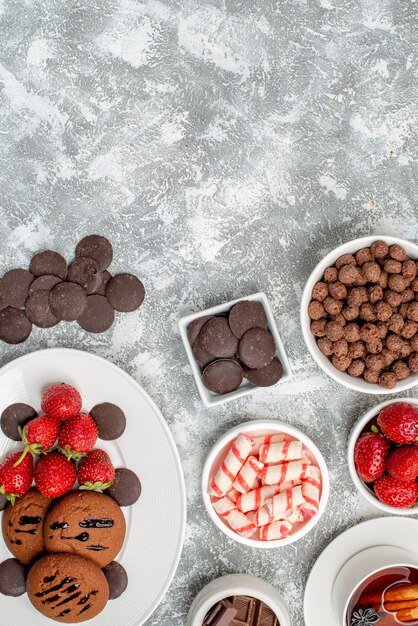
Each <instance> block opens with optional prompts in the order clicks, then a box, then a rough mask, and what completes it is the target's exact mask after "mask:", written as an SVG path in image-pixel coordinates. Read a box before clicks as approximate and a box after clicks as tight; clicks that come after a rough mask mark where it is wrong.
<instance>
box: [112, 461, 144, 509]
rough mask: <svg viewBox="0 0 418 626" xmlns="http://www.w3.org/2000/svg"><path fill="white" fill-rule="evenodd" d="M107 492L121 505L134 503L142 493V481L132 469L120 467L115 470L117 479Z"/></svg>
mask: <svg viewBox="0 0 418 626" xmlns="http://www.w3.org/2000/svg"><path fill="white" fill-rule="evenodd" d="M106 493H107V494H108V495H109V496H110V497H111V498H113V499H114V500H115V501H116V502H117V503H118V504H119V506H130V505H131V504H134V502H136V501H137V500H138V498H139V496H140V495H141V483H140V480H139V478H138V476H137V475H136V474H135V472H132V470H129V469H126V468H125V467H120V468H119V469H117V470H115V480H114V482H113V485H110V487H109V489H107V490H106Z"/></svg>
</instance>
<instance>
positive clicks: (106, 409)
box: [90, 402, 126, 441]
mask: <svg viewBox="0 0 418 626" xmlns="http://www.w3.org/2000/svg"><path fill="white" fill-rule="evenodd" d="M90 415H91V417H92V418H93V419H94V421H95V422H96V425H97V428H98V429H99V437H100V439H105V440H106V441H111V440H112V439H117V438H118V437H120V436H121V435H122V434H123V432H124V430H125V428H126V417H125V413H124V412H123V411H122V409H120V408H119V407H118V406H116V404H112V403H111V402H102V403H101V404H96V406H94V407H93V408H92V410H91V411H90Z"/></svg>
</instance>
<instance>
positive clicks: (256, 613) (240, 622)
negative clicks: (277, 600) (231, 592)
mask: <svg viewBox="0 0 418 626" xmlns="http://www.w3.org/2000/svg"><path fill="white" fill-rule="evenodd" d="M231 601H232V605H233V606H234V607H235V608H236V609H237V615H236V617H235V619H233V620H232V622H231V626H280V625H279V620H278V619H277V616H276V615H275V613H274V612H273V611H272V609H271V608H270V607H269V606H267V604H265V603H264V602H262V600H258V599H257V598H252V597H250V596H234V597H233V598H231Z"/></svg>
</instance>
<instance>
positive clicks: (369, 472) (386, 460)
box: [348, 398, 418, 515]
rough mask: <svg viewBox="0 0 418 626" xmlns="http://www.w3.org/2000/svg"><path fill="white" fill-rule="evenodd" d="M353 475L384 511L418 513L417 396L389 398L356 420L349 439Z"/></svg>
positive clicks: (361, 488)
mask: <svg viewBox="0 0 418 626" xmlns="http://www.w3.org/2000/svg"><path fill="white" fill-rule="evenodd" d="M348 465H349V469H350V474H351V478H352V479H353V482H354V484H355V486H356V487H357V489H358V491H359V492H360V493H361V494H362V496H363V497H364V498H366V500H367V501H368V502H369V503H370V504H372V505H373V506H375V507H377V508H378V509H380V510H381V511H384V512H385V513H391V514H392V515H393V514H395V515H414V514H417V513H418V400H416V399H414V398H400V399H397V400H396V401H395V402H394V401H393V400H387V401H386V402H382V403H381V404H378V405H377V406H375V407H373V408H372V409H370V410H369V411H367V413H365V415H363V416H362V417H361V418H360V419H359V420H358V422H357V423H356V424H355V426H354V428H353V430H352V432H351V435H350V438H349V443H348Z"/></svg>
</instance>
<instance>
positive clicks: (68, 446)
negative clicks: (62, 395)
mask: <svg viewBox="0 0 418 626" xmlns="http://www.w3.org/2000/svg"><path fill="white" fill-rule="evenodd" d="M97 433H98V430H97V426H96V422H95V421H94V419H93V418H92V417H90V415H88V414H87V413H80V415H77V417H72V418H71V419H69V420H66V421H65V422H62V424H61V428H60V432H59V435H58V446H59V450H60V451H61V452H62V453H63V454H65V455H66V456H67V457H68V458H69V459H71V458H75V459H78V458H79V457H80V456H84V455H85V454H87V453H88V452H90V450H92V449H93V448H94V445H95V443H96V441H97Z"/></svg>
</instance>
